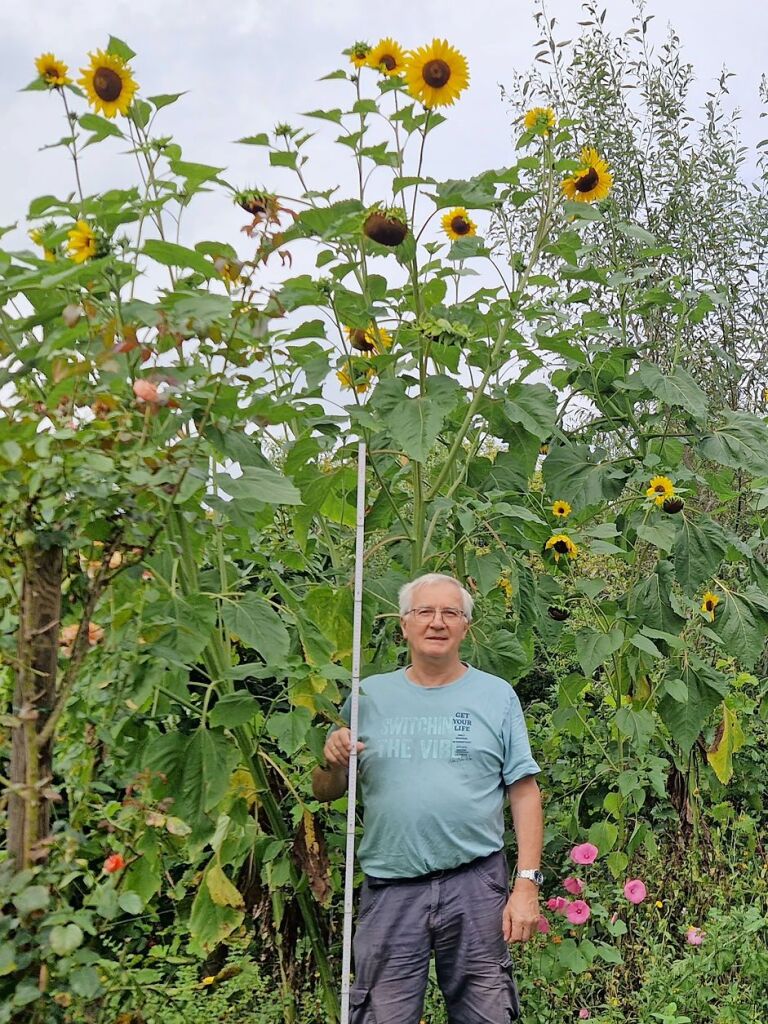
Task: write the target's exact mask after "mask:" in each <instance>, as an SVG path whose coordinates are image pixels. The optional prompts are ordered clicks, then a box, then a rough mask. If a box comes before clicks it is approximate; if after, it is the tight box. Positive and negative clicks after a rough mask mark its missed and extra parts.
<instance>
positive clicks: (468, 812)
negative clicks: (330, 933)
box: [312, 573, 543, 1024]
mask: <svg viewBox="0 0 768 1024" xmlns="http://www.w3.org/2000/svg"><path fill="white" fill-rule="evenodd" d="M472 604H473V602H472V597H471V595H470V594H469V593H468V592H467V591H466V590H465V589H464V588H463V587H462V586H461V584H460V583H459V582H458V580H455V579H453V578H452V577H451V576H443V575H440V574H437V573H433V574H429V575H426V576H421V577H419V578H418V579H416V580H414V581H413V582H411V583H408V584H406V586H404V587H403V588H402V590H401V592H400V622H401V624H402V630H403V635H404V636H405V638H406V640H407V641H408V645H409V648H410V658H411V661H410V664H409V665H408V666H407V668H405V669H399V670H397V671H395V672H388V673H386V674H383V675H374V676H369V677H368V678H367V679H365V681H364V684H363V692H362V693H361V696H360V707H359V722H358V724H359V728H358V732H359V742H358V745H357V749H358V757H359V761H358V765H359V778H360V791H361V799H362V803H363V810H364V830H363V839H362V841H361V843H360V848H359V851H358V855H359V859H360V864H361V866H362V868H363V872H364V874H365V881H364V883H363V887H362V891H361V895H360V904H359V908H358V918H357V928H356V931H355V939H354V946H353V949H354V960H355V978H354V984H353V987H352V989H351V992H350V1006H351V1010H350V1022H351V1024H376V1022H378V1024H418V1022H419V1019H420V1017H421V1013H422V1011H423V1007H424V996H425V993H426V987H427V981H428V976H429V960H430V956H431V952H432V950H433V949H434V953H435V967H436V973H437V980H438V984H439V985H440V989H441V991H442V993H443V996H444V997H445V1001H446V1005H447V1009H448V1019H449V1021H450V1022H451V1024H506V1022H508V1021H512V1020H515V1019H516V1018H517V1017H518V1016H519V1014H520V1006H519V1001H518V994H517V986H516V984H515V980H514V976H513V973H512V961H511V958H510V955H509V950H508V948H507V943H508V942H510V941H511V942H525V941H527V940H528V939H529V938H530V937H531V936H532V935H533V934H534V932H535V931H536V927H537V924H538V919H539V903H538V895H539V887H540V885H541V883H542V881H543V876H542V874H541V872H540V870H539V868H540V859H541V851H542V833H543V823H542V810H541V798H540V793H539V788H538V785H537V783H536V780H535V778H534V775H535V774H536V773H537V772H539V771H540V770H541V769H540V768H539V766H538V764H537V763H536V762H535V761H534V759H533V757H532V756H531V749H530V744H529V742H528V733H527V730H526V726H525V721H524V719H523V715H522V711H521V709H520V702H519V700H518V698H517V695H516V693H515V691H514V690H513V688H512V687H511V686H510V685H509V683H508V682H506V681H505V680H503V679H499V678H498V677H497V676H492V675H489V674H488V673H486V672H481V671H479V670H478V669H476V668H473V667H472V666H471V665H467V664H466V663H465V662H462V661H461V659H460V658H459V647H460V645H461V642H462V640H463V639H464V637H465V636H466V634H467V631H468V629H469V624H470V621H471V616H472ZM341 716H342V718H343V719H344V720H345V721H346V722H349V721H350V711H349V698H347V701H346V702H345V704H344V706H343V707H342V709H341ZM351 746H352V744H351V734H350V731H349V729H346V728H336V727H333V728H332V729H331V730H330V732H329V735H328V739H327V742H326V744H325V750H324V755H325V758H326V761H327V765H326V766H321V767H318V768H316V769H315V772H314V774H313V778H312V785H313V790H314V794H315V796H316V797H317V799H319V800H335V799H337V798H338V797H340V796H341V795H342V794H343V793H344V792H345V791H346V788H347V780H348V770H349V756H350V752H351ZM505 793H507V795H508V796H509V803H510V807H511V810H512V819H513V823H514V827H515V833H516V836H517V872H516V876H515V880H514V884H513V888H512V892H511V894H510V892H509V873H508V867H507V859H506V856H505V853H504V849H503V846H504V841H503V840H504V794H505Z"/></svg>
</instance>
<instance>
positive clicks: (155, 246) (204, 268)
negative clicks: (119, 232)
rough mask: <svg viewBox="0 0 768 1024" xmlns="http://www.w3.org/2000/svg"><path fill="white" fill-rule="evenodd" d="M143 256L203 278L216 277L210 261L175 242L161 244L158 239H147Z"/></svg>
mask: <svg viewBox="0 0 768 1024" xmlns="http://www.w3.org/2000/svg"><path fill="white" fill-rule="evenodd" d="M141 251H142V252H143V253H144V255H145V256H149V258H150V259H153V260H155V262H157V263H162V264H163V265H165V266H168V267H184V268H185V269H186V270H195V271H197V273H198V274H202V275H203V277H216V276H218V275H217V272H216V268H215V267H214V265H213V263H212V261H211V260H207V259H206V258H205V256H202V255H201V254H200V253H199V252H195V251H194V249H187V248H186V246H183V245H177V244H176V243H175V242H163V241H160V240H159V239H154V238H151V239H148V240H147V241H146V242H145V243H144V248H143V249H142V250H141Z"/></svg>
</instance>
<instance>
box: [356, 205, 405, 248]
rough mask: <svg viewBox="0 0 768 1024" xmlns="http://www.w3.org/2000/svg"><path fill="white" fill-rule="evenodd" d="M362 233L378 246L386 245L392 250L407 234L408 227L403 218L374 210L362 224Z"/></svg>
mask: <svg viewBox="0 0 768 1024" xmlns="http://www.w3.org/2000/svg"><path fill="white" fill-rule="evenodd" d="M363 233H364V234H365V235H366V236H367V237H368V238H370V239H372V241H374V242H378V243H379V245H387V246H389V247H390V248H391V249H393V248H394V247H395V246H397V245H400V243H401V242H402V241H403V239H404V238H405V236H406V235H407V234H408V225H407V224H406V222H405V219H404V218H401V217H398V216H394V215H387V214H386V213H383V212H382V211H381V210H374V212H373V213H369V214H368V217H367V218H366V220H365V223H364V224H363Z"/></svg>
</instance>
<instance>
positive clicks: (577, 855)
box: [571, 843, 600, 864]
mask: <svg viewBox="0 0 768 1024" xmlns="http://www.w3.org/2000/svg"><path fill="white" fill-rule="evenodd" d="M599 852H600V851H599V850H598V848H597V847H596V846H594V845H593V844H592V843H581V844H580V845H579V846H574V848H573V849H572V850H571V860H572V861H573V863H574V864H594V862H595V861H596V860H597V855H598V853H599Z"/></svg>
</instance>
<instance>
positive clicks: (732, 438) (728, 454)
mask: <svg viewBox="0 0 768 1024" xmlns="http://www.w3.org/2000/svg"><path fill="white" fill-rule="evenodd" d="M699 451H700V452H701V454H702V455H703V456H704V458H705V459H712V461H713V462H719V463H720V465H721V466H728V467H730V468H731V469H746V470H747V472H748V473H753V474H754V475H755V476H765V475H766V474H768V427H766V424H765V423H764V422H763V420H761V419H760V418H759V417H757V416H754V415H753V414H752V413H750V412H734V411H733V410H728V411H726V412H725V413H724V415H723V423H722V425H721V426H719V427H716V428H715V429H714V430H713V431H712V432H711V433H710V434H705V435H704V437H703V438H702V439H701V441H700V442H699Z"/></svg>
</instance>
